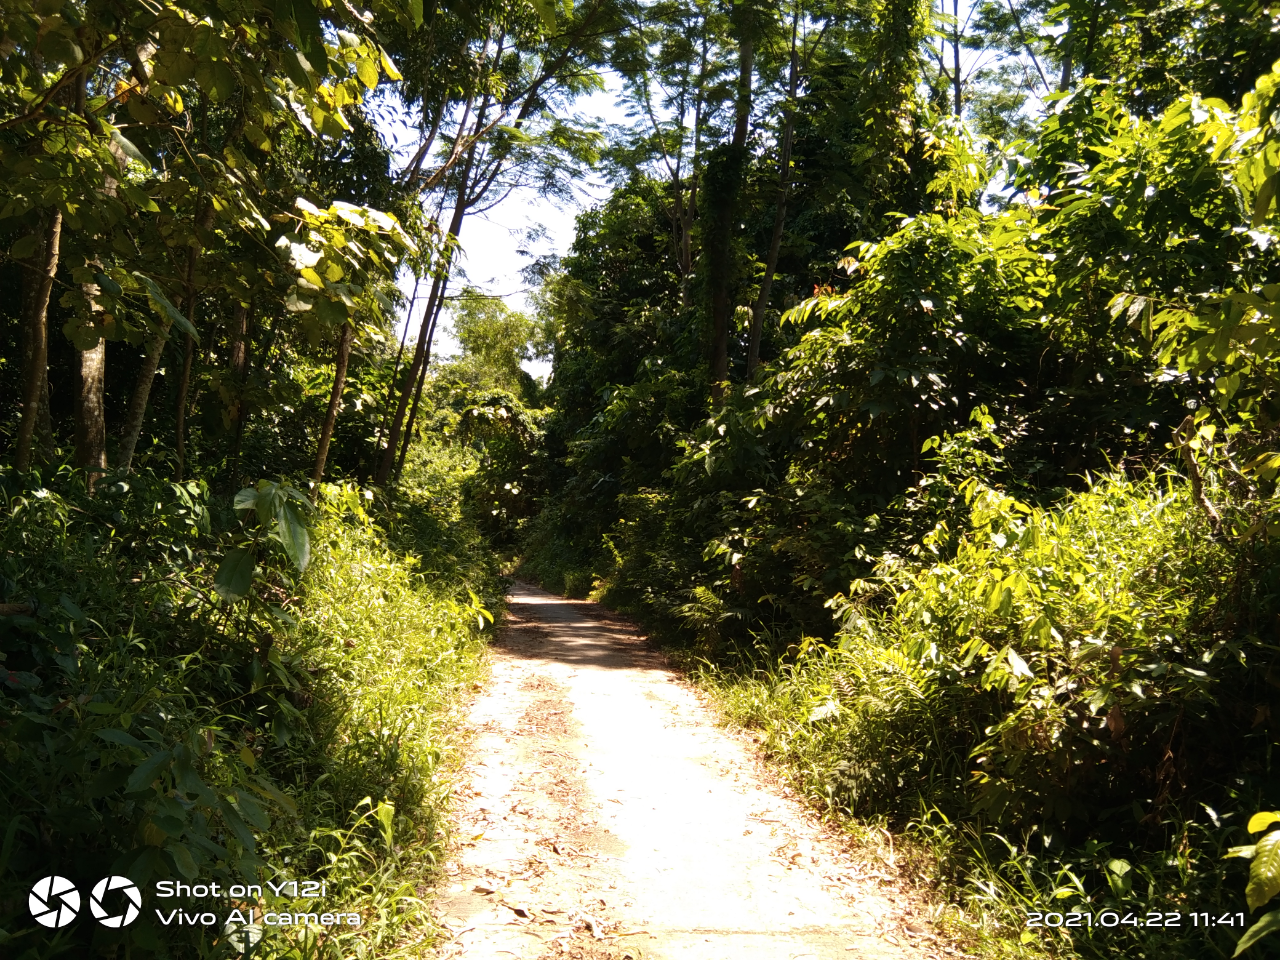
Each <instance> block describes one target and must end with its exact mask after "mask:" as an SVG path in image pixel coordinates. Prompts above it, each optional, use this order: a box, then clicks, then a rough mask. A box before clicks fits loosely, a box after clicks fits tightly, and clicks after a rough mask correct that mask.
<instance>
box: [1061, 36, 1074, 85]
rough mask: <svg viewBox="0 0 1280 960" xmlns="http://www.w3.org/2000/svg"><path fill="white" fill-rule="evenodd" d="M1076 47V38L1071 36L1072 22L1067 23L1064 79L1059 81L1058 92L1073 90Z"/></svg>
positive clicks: (1063, 65)
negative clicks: (1072, 61) (1073, 61)
mask: <svg viewBox="0 0 1280 960" xmlns="http://www.w3.org/2000/svg"><path fill="white" fill-rule="evenodd" d="M1074 47H1075V38H1074V37H1073V36H1072V35H1071V21H1067V37H1066V39H1065V40H1064V41H1063V43H1062V79H1060V80H1059V81H1058V92H1059V93H1066V92H1067V91H1068V90H1070V89H1071V70H1072V63H1071V54H1072V51H1073V48H1074Z"/></svg>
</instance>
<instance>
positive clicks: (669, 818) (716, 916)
mask: <svg viewBox="0 0 1280 960" xmlns="http://www.w3.org/2000/svg"><path fill="white" fill-rule="evenodd" d="M510 601H511V608H510V610H511V612H510V616H509V619H508V622H507V625H506V627H505V629H504V632H503V634H502V636H501V638H500V639H499V641H498V642H497V643H496V644H495V645H494V650H493V655H494V664H493V679H492V682H491V684H490V686H489V687H488V689H487V690H486V691H485V692H484V693H482V694H481V695H480V696H479V697H478V699H477V700H476V702H475V704H474V707H473V709H472V713H471V724H472V728H473V735H474V739H473V742H472V747H471V757H472V760H471V761H470V763H469V764H468V766H467V768H466V771H465V774H464V779H463V783H464V787H463V788H462V790H461V792H460V795H459V797H458V804H459V811H458V812H459V829H458V834H457V836H458V842H457V843H456V844H455V848H454V850H453V856H452V859H451V861H450V862H449V863H448V864H447V866H446V872H447V875H448V878H449V879H448V880H447V881H446V883H445V884H444V885H443V886H442V890H441V894H440V899H439V900H438V901H437V906H436V911H437V915H438V916H439V917H440V919H441V922H442V923H443V924H444V925H445V926H446V927H447V928H449V930H450V931H451V932H452V934H453V937H452V940H451V941H450V942H448V943H447V944H446V945H445V946H444V947H443V949H442V950H441V956H442V957H468V958H489V957H493V958H508V957H519V958H529V960H536V958H550V957H582V958H615V960H624V958H628V957H630V958H635V960H640V958H644V960H650V958H653V960H658V958H663V960H667V958H669V960H677V958H678V960H757V958H759V960H799V958H806V960H808V958H819V960H828V958H836V957H839V958H848V957H858V958H872V960H890V958H892V960H905V958H921V960H923V958H926V957H929V956H931V955H932V954H933V950H934V949H936V948H933V947H931V946H930V942H929V940H928V939H927V938H926V939H920V938H917V937H913V936H911V935H910V934H908V933H907V932H906V931H905V930H904V923H911V926H912V927H915V928H917V929H923V927H922V925H921V924H920V923H919V921H911V920H910V917H909V910H910V905H909V903H908V902H907V901H906V899H905V898H903V897H901V896H900V895H898V896H896V897H895V894H894V892H893V889H892V887H889V886H882V885H881V884H880V882H879V881H878V880H876V879H874V878H870V877H868V876H866V875H865V873H864V870H865V869H867V868H862V869H860V868H859V867H857V866H856V865H855V864H854V862H853V860H851V859H850V858H849V857H848V856H847V855H846V854H845V853H844V852H843V851H842V850H841V848H840V845H839V844H838V843H837V842H836V841H835V840H834V839H832V838H831V837H829V836H827V835H825V834H824V833H823V831H822V830H821V829H820V828H819V827H818V826H816V825H815V824H814V822H813V821H812V819H811V818H810V817H809V816H808V815H807V813H806V812H805V811H804V809H803V808H802V807H801V805H800V804H799V803H798V802H797V801H796V800H794V799H793V798H790V797H788V796H787V795H786V791H785V790H784V789H783V788H781V787H779V786H778V785H777V784H776V783H775V782H773V781H772V779H771V778H770V777H769V776H768V775H767V771H765V770H764V768H763V767H762V766H761V764H760V763H759V761H758V760H757V759H756V758H755V757H754V756H753V754H752V751H751V750H750V749H749V748H748V746H746V745H745V744H744V743H743V742H741V741H740V740H738V739H735V738H734V737H733V736H732V735H730V734H728V733H726V732H725V731H723V730H721V729H719V728H717V727H716V725H715V719H714V717H713V715H712V714H711V712H710V711H708V710H707V709H706V708H705V707H704V706H703V705H702V704H701V703H700V702H699V700H698V698H697V697H696V696H695V694H694V692H693V691H692V689H691V688H690V687H688V686H687V685H686V684H684V683H682V682H680V680H679V678H678V677H677V676H676V674H674V673H672V672H671V671H670V670H669V669H668V668H666V667H665V666H664V664H663V661H662V658H661V657H660V656H659V655H657V654H656V653H654V652H652V651H651V650H649V649H648V648H647V646H646V645H645V643H644V641H643V640H642V638H640V637H638V636H637V635H636V634H635V632H634V630H633V629H632V628H630V627H628V626H627V625H626V624H624V623H622V622H620V621H618V620H616V619H614V618H611V617H609V616H608V615H607V613H606V611H604V610H603V609H602V608H600V607H599V606H597V605H596V604H592V603H588V602H585V601H572V600H563V599H561V598H559V597H555V596H553V595H552V594H549V593H545V592H543V591H541V590H538V589H536V588H534V587H531V586H528V585H525V584H520V585H517V587H516V588H515V589H514V590H513V592H512V594H511V596H510Z"/></svg>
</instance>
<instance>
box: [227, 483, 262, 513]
mask: <svg viewBox="0 0 1280 960" xmlns="http://www.w3.org/2000/svg"><path fill="white" fill-rule="evenodd" d="M257 505H258V488H257V487H243V488H242V489H241V490H240V492H239V493H237V494H236V498H235V500H234V501H232V504H231V507H232V509H233V510H252V509H254V508H255V507H257Z"/></svg>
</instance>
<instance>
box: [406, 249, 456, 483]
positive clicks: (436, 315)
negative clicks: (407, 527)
mask: <svg viewBox="0 0 1280 960" xmlns="http://www.w3.org/2000/svg"><path fill="white" fill-rule="evenodd" d="M448 286H449V276H448V274H446V275H445V277H444V281H443V282H442V283H441V285H440V296H439V297H438V298H437V300H436V306H435V310H434V311H433V312H432V315H431V329H430V330H428V331H427V349H426V353H425V357H426V359H425V360H424V362H423V364H422V370H421V371H420V372H419V373H418V385H417V387H416V388H415V389H414V391H413V408H412V409H411V410H410V411H409V419H408V421H407V422H406V424H405V430H404V443H403V444H401V447H400V459H399V461H398V462H397V463H396V479H397V480H399V479H400V475H401V474H402V473H403V472H404V460H405V457H406V456H408V454H409V441H410V440H411V439H412V438H413V424H414V421H416V420H417V419H418V403H419V401H421V399H422V386H423V384H425V383H426V382H427V367H428V366H430V364H431V341H432V340H434V339H435V335H436V323H437V321H439V319H440V311H441V310H442V309H443V308H444V293H445V290H446V289H448Z"/></svg>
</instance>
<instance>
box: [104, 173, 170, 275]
mask: <svg viewBox="0 0 1280 960" xmlns="http://www.w3.org/2000/svg"><path fill="white" fill-rule="evenodd" d="M120 192H121V193H123V194H124V195H125V196H126V197H127V198H128V199H129V202H130V203H132V204H133V205H134V206H135V207H137V208H138V209H139V210H142V211H145V212H146V213H159V212H160V208H159V207H158V206H157V205H156V202H155V201H154V200H152V199H151V198H150V197H149V196H147V193H146V191H145V190H142V189H140V188H139V187H135V186H134V185H133V184H131V183H122V184H120ZM112 283H113V284H115V281H114V280H113V281H112ZM115 286H116V289H117V290H119V289H120V285H119V284H115ZM116 296H119V294H118V293H117V294H116Z"/></svg>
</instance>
